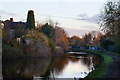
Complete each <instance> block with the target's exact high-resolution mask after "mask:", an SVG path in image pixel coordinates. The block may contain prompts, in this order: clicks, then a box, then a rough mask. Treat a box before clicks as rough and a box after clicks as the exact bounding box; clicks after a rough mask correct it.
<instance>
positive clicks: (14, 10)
mask: <svg viewBox="0 0 120 80" xmlns="http://www.w3.org/2000/svg"><path fill="white" fill-rule="evenodd" d="M105 2H106V0H51V1H49V0H39V1H38V0H30V1H25V0H20V1H18V2H17V1H15V0H10V1H9V0H4V1H3V0H2V1H1V3H0V15H1V19H2V20H6V19H9V18H11V17H13V18H14V21H23V22H25V21H26V18H27V13H28V10H33V11H34V15H35V21H36V22H37V21H39V22H40V23H41V24H42V23H45V22H47V21H48V20H49V19H51V20H52V21H53V22H54V23H56V22H58V23H59V24H58V25H59V26H60V27H62V28H64V29H65V30H66V31H67V33H68V35H69V36H73V35H77V36H80V37H81V36H82V35H83V34H85V33H87V32H88V31H93V30H97V31H100V30H99V25H98V24H97V22H98V20H99V15H100V12H101V10H102V9H103V6H104V4H105ZM81 19H85V20H81Z"/></svg>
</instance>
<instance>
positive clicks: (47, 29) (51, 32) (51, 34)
mask: <svg viewBox="0 0 120 80" xmlns="http://www.w3.org/2000/svg"><path fill="white" fill-rule="evenodd" d="M40 32H42V33H44V34H45V35H46V36H47V37H49V38H52V37H54V34H55V33H54V29H53V27H52V26H50V25H48V23H46V24H45V25H43V26H42V28H41V29H40Z"/></svg>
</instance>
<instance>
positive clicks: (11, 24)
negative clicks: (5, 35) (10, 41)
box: [3, 18, 26, 29]
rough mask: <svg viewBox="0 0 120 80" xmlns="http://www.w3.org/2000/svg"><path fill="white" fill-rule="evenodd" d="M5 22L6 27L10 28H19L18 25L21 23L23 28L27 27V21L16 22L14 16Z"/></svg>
mask: <svg viewBox="0 0 120 80" xmlns="http://www.w3.org/2000/svg"><path fill="white" fill-rule="evenodd" d="M3 24H4V28H9V29H15V28H17V26H18V25H21V27H22V28H26V22H14V21H13V18H10V20H5V21H4V22H3Z"/></svg>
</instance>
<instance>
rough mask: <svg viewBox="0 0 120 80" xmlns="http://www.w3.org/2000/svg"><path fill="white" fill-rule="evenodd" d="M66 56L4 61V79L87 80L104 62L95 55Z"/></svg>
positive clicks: (67, 54)
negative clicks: (75, 79) (67, 79)
mask: <svg viewBox="0 0 120 80" xmlns="http://www.w3.org/2000/svg"><path fill="white" fill-rule="evenodd" d="M72 53H73V52H72ZM65 54H66V55H63V56H58V57H55V58H27V59H21V60H20V59H19V60H13V61H7V62H6V61H3V65H2V70H3V71H2V72H3V78H4V79H12V78H22V79H23V78H24V79H25V78H26V79H31V80H35V79H38V78H42V79H60V78H71V79H74V78H85V77H86V76H87V75H88V74H89V73H90V72H92V71H93V70H95V67H96V65H98V64H100V63H101V61H102V58H101V57H100V56H99V55H95V54H79V55H74V53H73V54H69V53H65Z"/></svg>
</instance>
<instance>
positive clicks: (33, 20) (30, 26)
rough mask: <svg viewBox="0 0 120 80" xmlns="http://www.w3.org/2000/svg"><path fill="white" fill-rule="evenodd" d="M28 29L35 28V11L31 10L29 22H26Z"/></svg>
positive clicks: (28, 16) (28, 17)
mask: <svg viewBox="0 0 120 80" xmlns="http://www.w3.org/2000/svg"><path fill="white" fill-rule="evenodd" d="M26 27H27V29H29V30H31V29H35V19H34V11H33V10H29V11H28V15H27V22H26Z"/></svg>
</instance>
